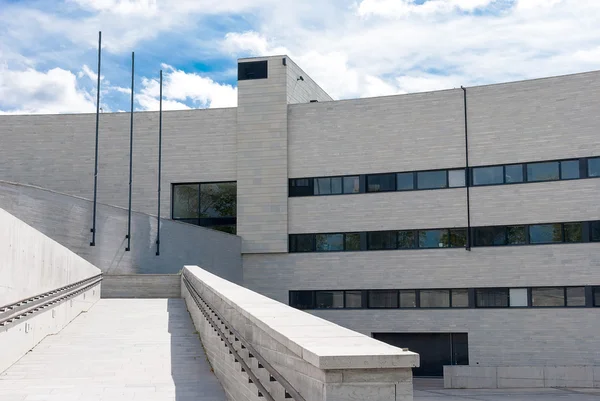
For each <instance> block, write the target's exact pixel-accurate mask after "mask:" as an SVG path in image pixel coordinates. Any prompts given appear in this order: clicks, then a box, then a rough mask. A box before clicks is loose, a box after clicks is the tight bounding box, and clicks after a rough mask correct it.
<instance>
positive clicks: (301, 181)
mask: <svg viewBox="0 0 600 401" xmlns="http://www.w3.org/2000/svg"><path fill="white" fill-rule="evenodd" d="M310 195H313V179H312V178H296V179H292V180H290V196H310Z"/></svg>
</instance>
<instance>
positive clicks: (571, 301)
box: [567, 287, 585, 306]
mask: <svg viewBox="0 0 600 401" xmlns="http://www.w3.org/2000/svg"><path fill="white" fill-rule="evenodd" d="M567 306H585V287H567Z"/></svg>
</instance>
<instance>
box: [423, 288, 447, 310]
mask: <svg viewBox="0 0 600 401" xmlns="http://www.w3.org/2000/svg"><path fill="white" fill-rule="evenodd" d="M419 302H420V303H419V305H420V306H421V308H449V307H450V290H421V291H419Z"/></svg>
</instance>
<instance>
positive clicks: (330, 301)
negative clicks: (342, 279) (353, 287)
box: [315, 291, 344, 309]
mask: <svg viewBox="0 0 600 401" xmlns="http://www.w3.org/2000/svg"><path fill="white" fill-rule="evenodd" d="M315 304H316V306H317V308H318V309H338V308H343V307H344V291H315Z"/></svg>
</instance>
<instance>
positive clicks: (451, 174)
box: [448, 169, 466, 188]
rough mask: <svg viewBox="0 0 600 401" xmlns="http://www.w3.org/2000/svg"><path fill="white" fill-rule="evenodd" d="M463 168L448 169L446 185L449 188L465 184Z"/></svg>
mask: <svg viewBox="0 0 600 401" xmlns="http://www.w3.org/2000/svg"><path fill="white" fill-rule="evenodd" d="M465 178H466V176H465V170H464V169H461V170H450V171H448V186H449V187H450V188H459V187H464V186H465Z"/></svg>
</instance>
